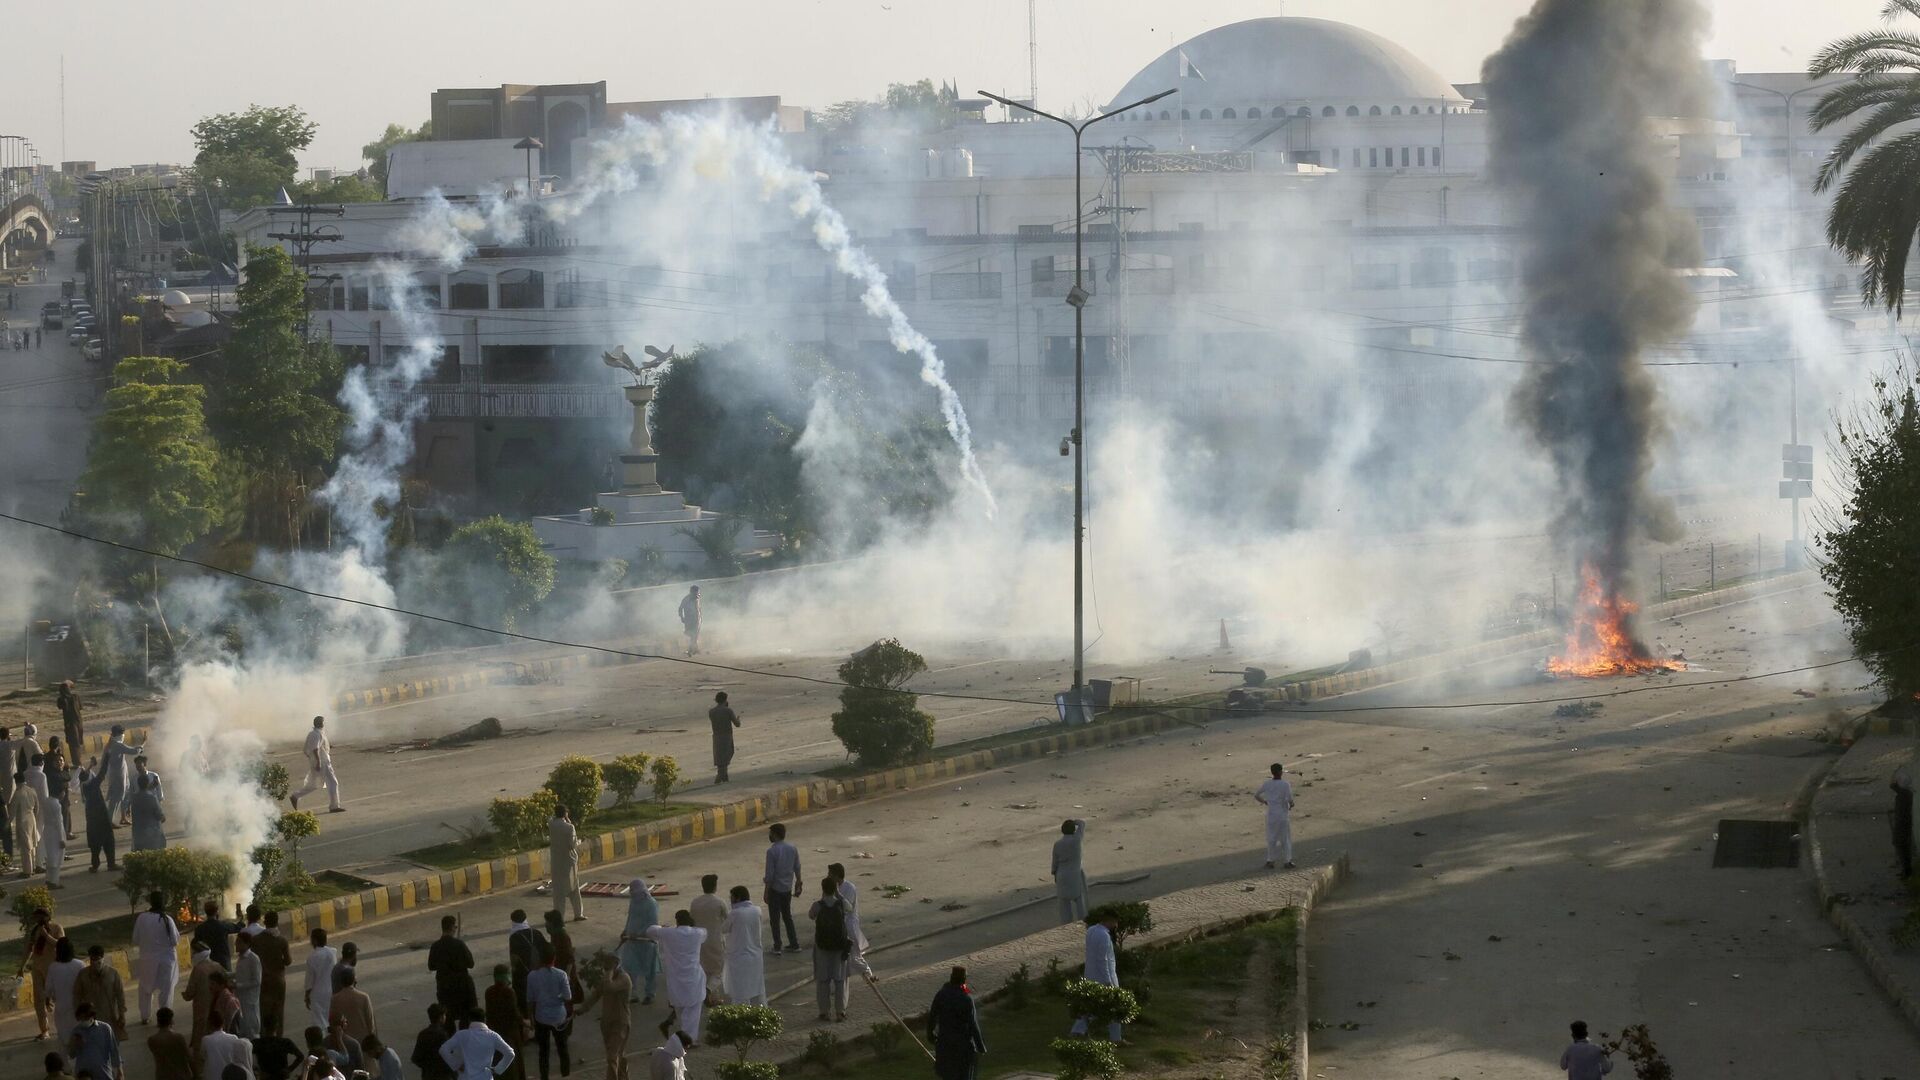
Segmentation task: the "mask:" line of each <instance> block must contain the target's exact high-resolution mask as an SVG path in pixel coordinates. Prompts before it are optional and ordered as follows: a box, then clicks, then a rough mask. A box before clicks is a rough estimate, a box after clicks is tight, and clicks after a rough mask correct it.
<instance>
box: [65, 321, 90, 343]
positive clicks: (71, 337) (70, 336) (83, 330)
mask: <svg viewBox="0 0 1920 1080" xmlns="http://www.w3.org/2000/svg"><path fill="white" fill-rule="evenodd" d="M92 336H93V331H92V330H91V329H90V328H88V327H85V326H81V325H80V324H79V323H75V324H73V327H72V328H71V329H69V330H68V331H67V344H69V345H78V344H80V343H81V342H83V341H85V340H87V339H88V338H90V337H92Z"/></svg>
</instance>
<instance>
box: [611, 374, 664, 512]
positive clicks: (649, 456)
mask: <svg viewBox="0 0 1920 1080" xmlns="http://www.w3.org/2000/svg"><path fill="white" fill-rule="evenodd" d="M653 391H654V386H653V385H652V384H651V383H649V384H647V385H644V386H629V387H627V391H626V392H627V401H628V402H629V403H631V404H632V405H633V434H632V435H631V436H629V437H628V439H627V452H626V453H624V454H621V455H620V494H622V495H658V494H660V491H661V488H660V480H659V478H658V477H657V476H656V475H655V474H654V469H655V467H656V466H657V465H658V464H659V462H660V455H659V454H656V453H654V452H653V428H652V426H651V425H649V424H648V423H647V406H648V405H651V404H653Z"/></svg>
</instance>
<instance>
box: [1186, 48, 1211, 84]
mask: <svg viewBox="0 0 1920 1080" xmlns="http://www.w3.org/2000/svg"><path fill="white" fill-rule="evenodd" d="M1180 77H1181V78H1183V79H1199V80H1200V81H1201V82H1206V81H1207V77H1206V76H1205V75H1202V74H1201V73H1200V69H1199V68H1197V67H1195V66H1193V60H1192V58H1191V57H1189V56H1187V50H1185V49H1181V50H1180Z"/></svg>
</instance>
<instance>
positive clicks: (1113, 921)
mask: <svg viewBox="0 0 1920 1080" xmlns="http://www.w3.org/2000/svg"><path fill="white" fill-rule="evenodd" d="M1119 928H1120V917H1119V916H1117V915H1108V916H1106V917H1105V918H1103V919H1101V920H1100V921H1099V922H1097V923H1094V924H1093V925H1092V926H1089V927H1087V966H1086V968H1085V970H1084V971H1083V972H1082V974H1081V978H1084V979H1086V980H1087V981H1088V982H1097V983H1099V984H1100V985H1102V986H1119V985H1120V970H1119V966H1118V963H1117V957H1115V955H1114V951H1113V932H1114V931H1115V930H1118V929H1119ZM1091 1019H1092V1017H1088V1016H1082V1017H1080V1018H1079V1019H1077V1020H1075V1021H1074V1022H1073V1034H1075V1035H1085V1034H1086V1033H1087V1022H1088V1021H1089V1020H1091ZM1120 1036H1121V1032H1120V1025H1119V1024H1117V1023H1113V1024H1108V1025H1107V1041H1108V1042H1114V1043H1117V1042H1119V1041H1120Z"/></svg>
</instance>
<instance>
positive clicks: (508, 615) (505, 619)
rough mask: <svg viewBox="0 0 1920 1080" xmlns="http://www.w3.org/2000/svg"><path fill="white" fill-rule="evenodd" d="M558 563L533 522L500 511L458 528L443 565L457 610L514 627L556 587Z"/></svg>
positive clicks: (445, 550)
mask: <svg viewBox="0 0 1920 1080" xmlns="http://www.w3.org/2000/svg"><path fill="white" fill-rule="evenodd" d="M554 565H555V561H554V558H553V556H552V555H550V554H548V553H547V550H546V549H545V548H543V547H541V546H540V538H539V537H538V536H535V535H534V532H533V526H532V525H529V524H527V523H526V522H524V521H508V520H507V519H506V518H503V517H500V516H499V515H497V514H496V515H494V516H493V517H487V518H481V519H480V520H479V521H474V522H469V523H468V524H465V525H462V526H460V527H459V528H458V529H455V530H454V532H453V535H452V536H451V537H449V538H448V539H447V543H446V546H445V547H443V548H441V549H440V559H439V563H438V566H439V569H440V571H441V573H442V574H444V575H446V576H447V580H446V582H445V586H446V587H445V589H444V590H443V594H442V595H443V597H444V598H445V601H446V602H447V603H448V604H449V605H451V606H452V607H453V608H454V610H456V611H460V612H462V614H463V616H464V617H465V618H468V619H470V620H472V621H476V622H480V623H482V624H484V625H488V626H498V627H501V628H503V629H508V630H511V629H513V625H514V620H515V619H517V618H518V617H519V616H521V615H524V614H526V613H527V612H528V611H531V610H532V609H533V606H534V605H535V604H537V603H539V602H540V601H542V600H545V599H546V598H547V594H548V593H550V592H552V591H553V572H554Z"/></svg>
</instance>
